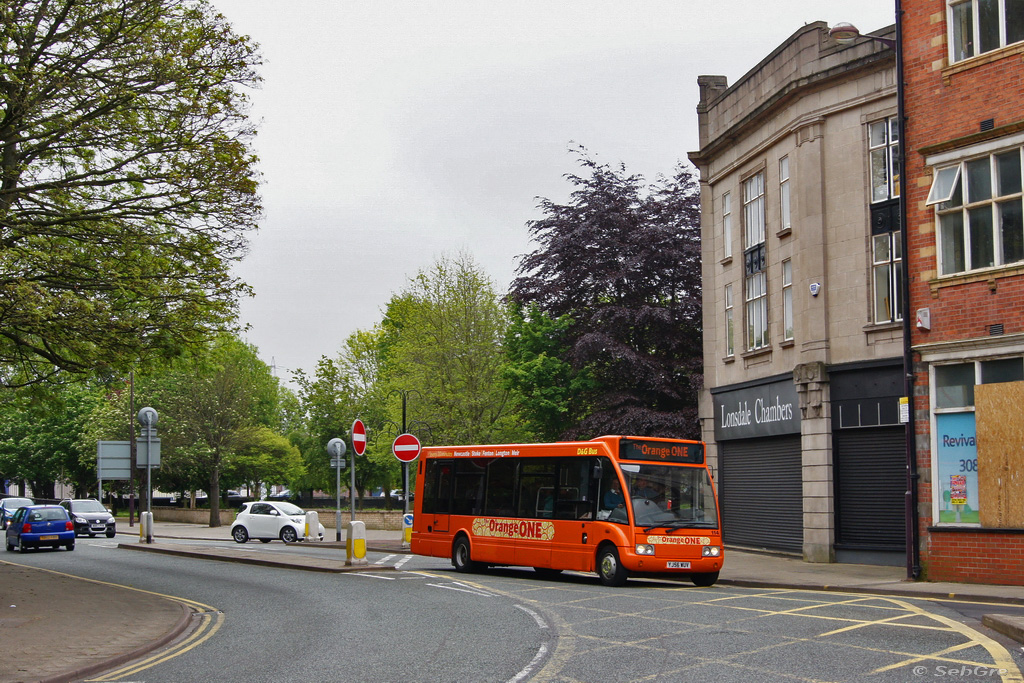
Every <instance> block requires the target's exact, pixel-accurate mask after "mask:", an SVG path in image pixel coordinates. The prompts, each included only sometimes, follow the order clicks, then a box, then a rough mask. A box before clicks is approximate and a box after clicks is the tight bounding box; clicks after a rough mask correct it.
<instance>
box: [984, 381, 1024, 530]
mask: <svg viewBox="0 0 1024 683" xmlns="http://www.w3.org/2000/svg"><path fill="white" fill-rule="evenodd" d="M974 407H975V419H976V425H977V439H978V499H979V503H980V509H979V512H980V514H981V525H982V526H984V527H994V528H1012V529H1022V528H1024V419H1022V418H1024V414H1022V413H1024V382H1003V383H999V384H981V385H978V386H976V387H974Z"/></svg>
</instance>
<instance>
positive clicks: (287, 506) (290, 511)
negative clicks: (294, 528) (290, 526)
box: [277, 503, 306, 515]
mask: <svg viewBox="0 0 1024 683" xmlns="http://www.w3.org/2000/svg"><path fill="white" fill-rule="evenodd" d="M277 509H278V510H280V511H281V512H283V513H284V514H286V515H304V514H306V511H305V510H303V509H302V508H300V507H299V506H298V505H292V504H291V503H277Z"/></svg>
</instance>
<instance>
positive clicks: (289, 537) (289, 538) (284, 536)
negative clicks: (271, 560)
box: [281, 526, 299, 543]
mask: <svg viewBox="0 0 1024 683" xmlns="http://www.w3.org/2000/svg"><path fill="white" fill-rule="evenodd" d="M281 540H282V541H284V542H285V543H295V541H297V540H299V534H298V532H297V531H295V529H294V528H293V527H290V526H286V527H285V528H283V529H281Z"/></svg>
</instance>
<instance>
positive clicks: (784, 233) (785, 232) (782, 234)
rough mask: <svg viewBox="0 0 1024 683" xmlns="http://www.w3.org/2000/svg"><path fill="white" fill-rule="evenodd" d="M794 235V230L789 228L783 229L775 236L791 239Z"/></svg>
mask: <svg viewBox="0 0 1024 683" xmlns="http://www.w3.org/2000/svg"><path fill="white" fill-rule="evenodd" d="M792 234H793V228H792V227H789V228H783V229H782V230H779V231H778V232H777V233H775V236H776V237H778V238H779V239H782V238H783V237H789V236H790V235H792Z"/></svg>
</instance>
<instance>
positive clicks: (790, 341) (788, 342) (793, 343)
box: [779, 339, 796, 349]
mask: <svg viewBox="0 0 1024 683" xmlns="http://www.w3.org/2000/svg"><path fill="white" fill-rule="evenodd" d="M793 346H796V341H795V340H793V339H786V340H784V341H782V342H780V343H779V348H780V349H789V348H792V347H793Z"/></svg>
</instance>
